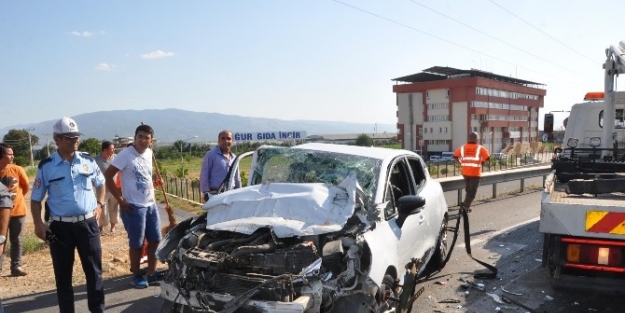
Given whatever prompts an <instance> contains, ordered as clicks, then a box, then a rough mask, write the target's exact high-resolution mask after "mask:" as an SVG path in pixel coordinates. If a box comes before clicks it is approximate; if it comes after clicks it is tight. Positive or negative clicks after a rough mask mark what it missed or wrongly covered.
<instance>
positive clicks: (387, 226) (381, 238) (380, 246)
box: [363, 220, 403, 286]
mask: <svg viewBox="0 0 625 313" xmlns="http://www.w3.org/2000/svg"><path fill="white" fill-rule="evenodd" d="M400 235H401V229H400V228H399V227H398V226H397V224H395V220H390V221H388V222H382V223H378V224H377V225H376V227H375V229H374V230H372V231H369V232H366V233H364V234H363V236H364V238H365V242H366V243H367V246H369V250H370V251H371V269H370V270H369V279H370V280H371V281H373V282H374V283H375V284H376V285H378V286H381V285H382V280H383V279H384V275H385V274H386V273H387V269H388V267H389V265H392V266H394V267H396V270H397V271H398V272H400V271H401V269H402V268H401V267H399V268H398V265H399V264H398V263H399V260H398V259H397V255H398V253H397V248H398V247H397V238H399V236H400ZM400 276H401V275H400ZM397 278H398V279H403V277H397Z"/></svg>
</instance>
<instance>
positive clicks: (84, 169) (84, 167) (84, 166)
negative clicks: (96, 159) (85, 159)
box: [82, 163, 89, 174]
mask: <svg viewBox="0 0 625 313" xmlns="http://www.w3.org/2000/svg"><path fill="white" fill-rule="evenodd" d="M82 172H83V173H85V174H87V173H89V165H87V164H86V163H85V164H83V165H82Z"/></svg>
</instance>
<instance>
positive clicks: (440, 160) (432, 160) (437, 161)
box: [430, 155, 442, 163]
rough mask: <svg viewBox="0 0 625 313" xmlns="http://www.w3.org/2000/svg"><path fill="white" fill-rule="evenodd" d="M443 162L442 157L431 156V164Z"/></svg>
mask: <svg viewBox="0 0 625 313" xmlns="http://www.w3.org/2000/svg"><path fill="white" fill-rule="evenodd" d="M439 162H442V159H441V156H440V155H431V156H430V163H439Z"/></svg>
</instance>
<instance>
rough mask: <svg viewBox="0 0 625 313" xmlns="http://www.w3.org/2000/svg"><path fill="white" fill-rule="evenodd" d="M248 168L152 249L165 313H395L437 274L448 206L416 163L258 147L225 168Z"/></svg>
mask: <svg viewBox="0 0 625 313" xmlns="http://www.w3.org/2000/svg"><path fill="white" fill-rule="evenodd" d="M248 156H252V157H253V159H252V163H251V164H252V165H251V169H249V172H246V169H241V170H242V171H243V172H246V173H248V175H249V178H248V184H247V186H246V187H243V188H239V189H233V190H227V191H226V192H224V193H221V194H218V195H214V196H213V197H211V198H210V199H209V200H208V202H206V204H205V205H204V206H203V208H204V209H206V214H204V215H202V216H201V217H197V218H194V219H189V220H186V221H184V222H182V223H180V224H179V225H178V226H177V227H176V228H174V229H173V230H171V231H170V232H169V233H168V234H167V236H166V237H165V238H164V239H163V241H162V242H161V245H160V246H159V248H158V250H157V257H158V258H159V259H160V260H161V261H163V262H167V263H168V264H169V271H168V273H167V276H166V277H165V278H164V281H163V282H162V283H161V296H162V297H163V298H165V302H166V303H165V308H164V310H163V312H341V313H345V312H349V313H352V312H399V311H402V310H405V309H407V308H408V307H409V306H410V305H411V303H409V300H408V299H409V297H410V296H412V295H413V294H414V285H415V282H416V277H418V276H419V275H421V274H423V273H424V271H425V270H426V267H427V268H428V270H429V269H432V268H433V269H438V268H439V267H440V266H441V265H442V264H443V260H444V259H445V258H446V255H447V237H446V226H447V218H448V216H447V214H448V212H447V204H446V202H445V198H444V196H443V191H442V189H441V186H440V184H439V183H438V182H437V181H435V180H433V179H431V178H430V176H429V174H428V172H427V170H426V167H425V163H424V162H423V160H422V159H421V158H420V157H419V156H418V155H417V154H415V153H413V152H411V151H406V150H395V149H384V148H369V147H356V146H346V145H331V144H317V143H314V144H304V145H299V146H294V147H273V146H263V147H261V148H259V149H258V150H256V151H254V152H249V153H246V154H243V155H241V156H239V158H238V159H237V160H236V161H235V166H233V168H235V167H237V166H238V165H239V164H240V163H239V162H240V160H241V159H242V158H245V157H248ZM232 176H233V174H232V172H231V174H230V177H229V178H228V181H227V182H226V183H225V186H231V185H232V184H231V181H232ZM226 189H229V188H226ZM428 265H429V266H428ZM402 286H403V287H402ZM408 290H409V292H408ZM408 293H409V294H408Z"/></svg>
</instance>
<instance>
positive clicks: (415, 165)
mask: <svg viewBox="0 0 625 313" xmlns="http://www.w3.org/2000/svg"><path fill="white" fill-rule="evenodd" d="M408 164H409V165H410V169H411V170H412V177H413V179H414V182H415V185H416V188H417V192H416V193H417V194H418V193H419V191H420V190H421V189H422V188H423V187H424V185H425V169H424V168H423V166H424V165H423V163H422V162H421V161H420V160H418V159H412V158H410V159H408Z"/></svg>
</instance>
